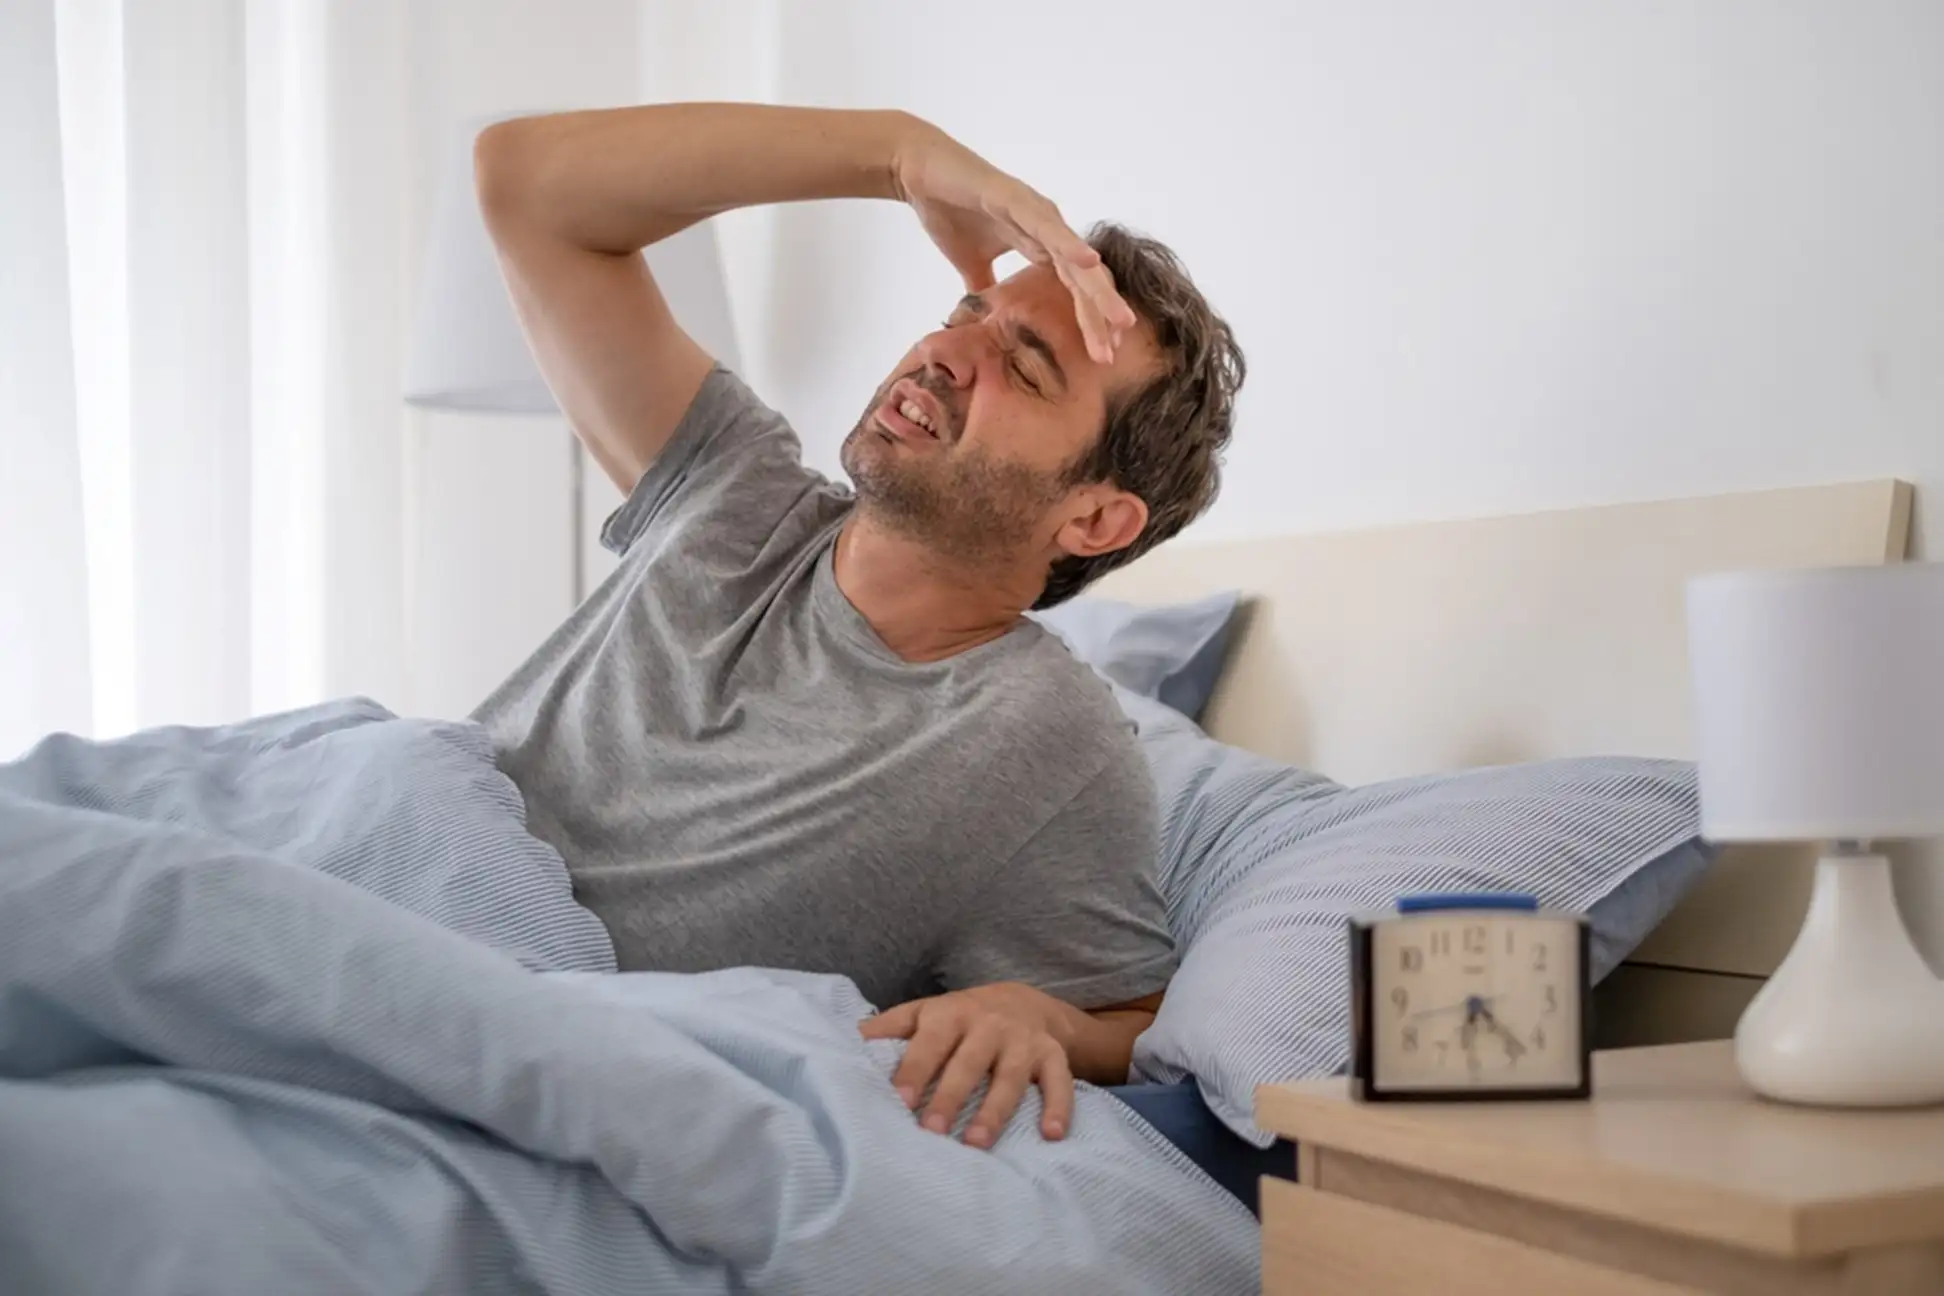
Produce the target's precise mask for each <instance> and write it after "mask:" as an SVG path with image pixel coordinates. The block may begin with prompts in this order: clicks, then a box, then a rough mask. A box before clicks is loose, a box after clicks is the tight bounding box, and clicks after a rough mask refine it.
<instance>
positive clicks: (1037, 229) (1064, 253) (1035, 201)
mask: <svg viewBox="0 0 1944 1296" xmlns="http://www.w3.org/2000/svg"><path fill="white" fill-rule="evenodd" d="M1020 223H1021V224H1022V225H1024V226H1025V227H1026V232H1027V233H1028V234H1030V235H1032V237H1034V238H1035V239H1037V240H1039V242H1040V243H1041V244H1042V245H1044V246H1045V248H1046V250H1047V251H1049V252H1051V253H1052V254H1053V255H1054V256H1057V257H1061V258H1063V259H1064V260H1066V261H1067V262H1068V263H1069V264H1071V265H1073V266H1076V267H1078V268H1080V269H1082V270H1084V269H1087V268H1089V267H1091V266H1097V265H1099V264H1100V252H1099V250H1098V249H1096V248H1095V247H1094V245H1093V244H1091V243H1089V242H1087V240H1085V239H1083V238H1081V237H1080V236H1079V235H1078V234H1076V233H1075V232H1074V230H1073V226H1071V225H1069V224H1067V223H1066V218H1065V217H1064V216H1062V215H1060V209H1059V208H1058V207H1057V206H1055V205H1054V203H1053V201H1052V200H1051V199H1050V198H1047V197H1045V196H1043V195H1040V194H1034V195H1033V197H1032V199H1031V200H1029V202H1028V205H1027V215H1026V216H1025V218H1024V219H1023V220H1022V221H1021V222H1020Z"/></svg>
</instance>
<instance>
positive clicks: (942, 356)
mask: <svg viewBox="0 0 1944 1296" xmlns="http://www.w3.org/2000/svg"><path fill="white" fill-rule="evenodd" d="M978 331H979V330H977V329H964V328H955V329H940V330H938V331H937V332H936V333H932V334H929V335H927V336H926V338H925V340H924V341H923V342H922V343H921V344H919V347H918V359H919V360H920V361H921V362H923V364H924V366H925V367H926V368H927V369H929V370H931V371H932V372H933V373H934V374H936V375H937V376H938V377H940V378H943V379H944V380H945V381H946V382H948V383H950V384H951V385H952V386H954V387H965V386H967V385H969V384H970V383H971V381H972V375H973V373H975V372H976V371H977V369H978V367H979V358H978V347H979V346H980V342H979V340H978V339H977V338H976V337H972V336H968V335H970V334H976V333H977V332H978Z"/></svg>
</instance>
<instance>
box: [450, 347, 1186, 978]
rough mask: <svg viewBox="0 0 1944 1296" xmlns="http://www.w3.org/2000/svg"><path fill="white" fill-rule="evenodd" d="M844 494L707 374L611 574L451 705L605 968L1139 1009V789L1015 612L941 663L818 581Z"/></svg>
mask: <svg viewBox="0 0 1944 1296" xmlns="http://www.w3.org/2000/svg"><path fill="white" fill-rule="evenodd" d="M851 504H852V497H851V495H850V493H849V491H848V490H847V489H846V488H844V487H841V486H838V485H835V484H833V483H832V482H830V481H828V480H827V479H825V478H824V477H822V476H821V475H819V474H818V473H815V472H813V471H811V470H810V469H809V468H806V467H805V466H804V464H803V462H802V457H801V452H800V447H799V445H798V442H797V439H796V436H795V434H794V433H793V432H792V431H791V430H790V427H789V425H788V424H787V423H786V422H784V420H783V419H782V418H781V416H779V415H778V414H776V413H775V412H774V411H772V410H770V409H768V408H767V407H765V406H764V405H763V404H762V403H761V402H760V401H758V400H757V399H756V397H755V396H754V395H752V394H751V393H750V391H749V389H748V388H747V387H745V386H744V385H743V384H742V382H741V381H740V380H738V379H737V378H736V377H735V376H734V375H732V374H730V373H729V372H728V371H726V370H723V369H717V370H716V371H715V372H713V373H712V374H711V375H710V376H709V378H708V380H707V381H706V382H705V383H704V384H703V387H702V390H701V392H700V394H699V395H698V396H697V397H696V399H695V402H694V404H693V405H692V406H691V407H690V409H689V410H688V413H687V414H686V416H685V417H684V419H683V421H682V424H681V426H680V427H679V428H678V429H677V430H676V432H675V435H674V437H673V439H672V440H671V441H670V442H669V444H668V446H667V448H666V449H665V450H664V451H663V452H662V454H661V455H660V456H659V457H658V458H657V459H656V461H655V462H654V464H653V465H652V466H650V468H649V470H648V472H647V473H646V474H645V475H644V476H643V477H642V479H641V481H640V482H639V483H638V484H637V485H636V487H635V489H634V492H633V494H632V495H631V496H630V498H629V499H628V500H627V502H626V503H625V504H623V505H622V507H621V508H619V509H618V510H616V512H615V513H614V515H613V516H612V517H611V518H609V519H608V523H607V527H606V530H605V531H604V533H603V540H604V542H605V543H606V544H607V546H608V547H609V548H610V549H613V550H615V551H616V552H618V553H620V554H621V555H622V561H621V564H620V566H619V567H618V568H617V569H616V570H615V571H614V573H613V574H612V575H611V576H609V578H608V579H607V580H606V581H605V582H603V583H602V585H601V587H600V588H599V589H598V590H596V591H595V592H594V593H593V594H592V595H591V596H590V597H589V598H588V600H587V601H586V602H585V603H584V604H583V605H582V606H581V607H580V608H579V609H577V610H576V611H575V612H574V614H573V616H572V617H570V618H569V619H568V621H567V623H566V624H565V625H563V626H561V627H560V629H559V630H557V631H555V632H554V634H553V635H552V636H551V637H549V638H548V640H547V641H546V643H544V644H543V645H541V647H540V650H539V651H538V652H537V653H535V654H534V656H533V657H532V658H531V659H530V660H529V661H528V662H527V663H526V664H525V665H523V666H521V667H520V668H519V669H518V670H517V671H516V672H514V674H513V676H512V677H511V678H510V679H508V680H507V681H506V683H504V684H502V685H501V686H500V687H499V688H498V689H497V690H496V691H495V692H494V693H493V695H492V696H491V697H489V698H487V699H486V701H485V702H483V703H482V704H481V705H480V707H479V709H478V710H477V711H476V712H475V718H476V719H478V720H479V721H481V722H482V723H483V724H484V725H485V726H486V727H487V729H488V731H489V732H490V733H491V734H492V736H493V739H494V742H495V744H496V746H497V748H498V750H499V757H500V764H501V767H502V768H503V769H504V770H505V771H506V773H507V774H508V775H509V776H510V777H511V778H512V779H513V781H514V782H515V783H516V784H518V785H519V787H520V790H521V792H522V793H524V794H525V798H526V803H527V814H528V822H529V826H530V827H531V829H532V831H533V832H534V833H535V834H536V835H537V836H539V837H540V838H542V839H543V840H545V841H547V842H549V843H551V844H552V845H553V846H554V847H555V848H556V849H558V850H559V851H560V853H561V855H562V856H563V857H564V858H565V859H566V861H567V866H568V869H569V871H570V872H571V873H572V875H573V880H574V890H575V894H576V896H577V897H578V898H579V899H580V901H581V903H583V904H585V905H586V906H587V907H588V908H590V909H591V910H593V911H594V912H595V913H596V914H598V915H600V917H601V919H602V921H604V922H605V923H606V924H607V928H608V931H609V933H610V934H611V935H612V936H613V938H614V943H615V948H616V952H617V954H618V957H619V959H620V965H621V967H622V968H623V969H624V970H641V969H658V970H667V971H703V970H707V969H712V968H721V967H731V966H739V965H757V966H768V967H786V968H798V969H804V970H808V971H816V972H839V973H844V974H847V975H849V976H850V977H852V978H853V979H854V980H855V981H856V982H857V984H858V987H859V989H861V990H862V991H863V993H864V995H865V996H866V997H867V998H868V999H870V1000H871V1001H872V1002H873V1003H875V1004H876V1005H878V1006H879V1007H880V1008H883V1007H889V1006H891V1005H892V1004H895V1003H901V1002H904V1001H905V1000H908V999H913V998H917V997H920V996H923V995H928V994H937V993H939V992H941V991H944V990H952V989H958V988H961V987H964V986H971V985H979V984H983V983H988V982H992V981H1006V980H1012V981H1025V982H1028V983H1030V984H1032V985H1036V986H1038V987H1039V988H1041V989H1043V990H1045V991H1047V992H1049V993H1051V994H1053V995H1056V996H1058V997H1060V998H1061V999H1064V1000H1066V1001H1068V1002H1069V1003H1072V1004H1075V1005H1077V1006H1079V1007H1082V1008H1091V1007H1099V1006H1102V1005H1105V1004H1112V1003H1121V1002H1125V1001H1127V1000H1130V999H1137V998H1140V997H1141V996H1143V995H1147V994H1152V993H1153V992H1155V991H1157V990H1160V989H1162V988H1163V987H1164V986H1165V985H1166V984H1167V981H1168V978H1169V976H1170V975H1171V973H1172V972H1173V969H1174V949H1173V945H1172V943H1171V941H1170V939H1169V936H1168V930H1167V925H1166V922H1165V918H1164V914H1163V910H1162V906H1161V901H1160V897H1159V894H1158V892H1157V890H1156V887H1155V883H1154V879H1153V867H1154V859H1155V850H1156V846H1155V843H1156V834H1157V828H1156V820H1157V810H1156V805H1155V794H1154V788H1153V783H1152V780H1151V779H1150V776H1149V774H1148V771H1147V766H1146V763H1145V762H1144V760H1143V759H1142V756H1141V753H1140V750H1139V748H1138V746H1137V745H1136V742H1135V739H1134V737H1133V734H1132V732H1131V729H1130V727H1129V724H1128V722H1127V720H1126V718H1125V717H1124V716H1123V714H1122V713H1121V711H1120V709H1119V707H1118V706H1117V705H1116V704H1115V702H1114V700H1113V696H1112V694H1111V693H1110V692H1109V691H1108V689H1107V688H1106V686H1105V685H1104V684H1103V683H1102V682H1101V681H1100V680H1099V679H1098V678H1097V677H1096V676H1095V675H1094V674H1093V672H1092V671H1091V670H1089V669H1088V668H1087V667H1086V666H1084V665H1083V664H1081V663H1080V662H1078V661H1076V660H1075V659H1074V657H1073V656H1072V655H1071V654H1070V653H1069V652H1068V651H1067V649H1066V647H1065V645H1063V644H1062V643H1061V642H1060V641H1059V639H1058V638H1056V637H1055V636H1053V635H1052V634H1050V633H1048V632H1047V631H1045V630H1043V629H1041V628H1040V627H1039V626H1038V625H1037V624H1035V623H1033V622H1031V621H1022V622H1021V623H1020V624H1019V625H1018V626H1017V627H1015V628H1014V629H1013V630H1011V631H1009V632H1008V633H1007V634H1005V635H1003V636H1002V637H1000V638H999V639H996V640H993V641H992V642H990V643H986V644H983V645H981V646H979V647H977V648H974V649H972V650H970V651H968V652H964V653H960V654H959V655H957V656H955V657H952V658H949V659H947V660H945V661H939V662H926V663H917V662H907V661H905V660H903V659H901V658H899V657H898V656H896V655H895V654H894V653H892V652H891V651H890V650H889V649H888V648H886V647H885V645H884V643H883V641H882V640H880V639H879V638H878V637H877V634H876V633H875V632H874V631H873V630H872V628H871V625H870V623H869V622H868V621H866V620H865V619H864V617H863V616H862V615H861V614H860V613H859V612H858V611H857V609H856V608H854V607H853V606H851V604H850V601H849V600H848V599H846V598H845V597H844V594H843V592H842V591H841V590H840V589H839V588H838V586H837V582H836V579H835V576H834V574H833V570H832V555H833V552H834V549H835V542H836V538H837V533H838V529H839V527H840V526H841V524H842V523H843V520H844V518H845V517H846V515H847V514H848V513H849V511H850V508H851Z"/></svg>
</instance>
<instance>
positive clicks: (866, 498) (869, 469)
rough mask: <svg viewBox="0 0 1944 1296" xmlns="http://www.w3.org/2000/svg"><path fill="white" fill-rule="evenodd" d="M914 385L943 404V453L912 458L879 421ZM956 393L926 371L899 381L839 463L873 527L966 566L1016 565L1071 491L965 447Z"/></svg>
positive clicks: (868, 410)
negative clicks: (889, 402) (892, 397)
mask: <svg viewBox="0 0 1944 1296" xmlns="http://www.w3.org/2000/svg"><path fill="white" fill-rule="evenodd" d="M903 378H909V379H911V380H912V381H913V382H914V383H916V384H918V385H919V386H921V387H923V388H924V389H925V390H926V391H927V392H929V393H930V394H931V395H932V396H934V397H935V398H937V400H938V402H939V404H940V405H941V406H942V407H943V408H944V411H945V419H946V423H947V426H946V427H943V428H940V429H939V433H940V439H941V440H943V441H945V442H946V444H945V446H944V447H943V448H942V450H940V451H932V452H921V453H912V452H910V451H909V450H907V449H905V447H904V446H903V444H902V443H901V442H898V441H897V440H895V439H887V437H888V434H887V433H885V432H884V431H883V430H882V429H881V428H880V427H879V426H878V423H877V421H876V419H875V418H874V417H873V416H874V415H875V414H876V413H877V411H878V408H879V406H881V405H882V404H883V402H884V398H885V395H886V394H887V393H888V392H889V391H890V390H891V387H892V385H893V384H894V383H896V382H898V381H899V380H900V379H903ZM956 398H957V393H956V392H954V391H952V390H951V389H950V388H949V387H947V386H944V385H943V384H939V383H937V382H936V381H935V380H933V379H932V377H931V375H930V374H928V373H926V372H925V371H923V370H917V371H914V372H912V373H908V374H898V375H896V376H895V377H893V378H891V379H890V380H889V381H887V382H886V383H885V384H884V385H883V386H882V387H880V388H879V389H878V390H877V393H876V394H875V395H874V396H872V398H871V403H870V404H869V405H867V406H865V408H864V413H863V416H862V417H860V418H859V419H858V420H857V426H855V427H853V428H852V429H851V431H850V435H849V436H847V437H845V438H844V445H843V449H842V452H841V453H840V455H839V461H840V462H841V463H842V464H843V467H844V471H845V472H846V473H847V474H849V475H850V479H851V484H852V486H853V487H854V488H855V490H856V494H857V508H858V511H859V512H860V513H861V514H863V515H864V516H866V517H868V518H870V519H871V520H872V521H873V522H875V523H877V524H879V525H881V526H883V527H885V528H886V529H887V530H890V531H894V532H896V533H898V534H900V535H904V536H908V537H909V538H911V539H913V540H917V541H919V542H921V543H922V544H924V546H925V547H926V548H927V549H929V550H931V551H932V552H933V553H936V554H937V555H939V556H940V557H941V558H946V559H949V560H951V561H953V562H954V563H959V564H978V563H981V562H985V561H989V560H995V559H1001V558H1010V557H1011V556H1012V555H1014V554H1016V553H1018V551H1019V550H1020V549H1021V548H1022V547H1023V546H1026V545H1028V544H1030V543H1031V541H1032V538H1033V532H1034V529H1035V527H1036V526H1037V524H1038V522H1039V519H1040V517H1041V516H1042V515H1043V514H1044V513H1045V511H1046V509H1047V508H1048V507H1049V506H1051V505H1052V504H1053V503H1054V502H1055V501H1057V500H1058V499H1059V498H1060V497H1061V496H1062V495H1063V494H1064V493H1065V492H1066V489H1067V486H1068V483H1067V482H1066V481H1065V480H1064V478H1063V477H1062V476H1058V475H1052V476H1049V475H1047V474H1044V473H1041V472H1038V471H1035V470H1034V469H1032V468H1029V467H1027V466H1026V465H1025V464H1019V463H1008V462H1006V461H1004V460H998V459H994V458H993V457H992V456H991V455H990V454H987V453H985V452H984V451H982V450H974V449H972V448H970V447H967V446H965V445H963V444H961V442H960V438H959V436H958V433H959V432H960V430H961V429H962V428H963V426H964V424H963V414H962V412H961V410H960V409H959V408H958V404H957V399H956Z"/></svg>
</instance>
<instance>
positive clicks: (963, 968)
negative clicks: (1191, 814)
mask: <svg viewBox="0 0 1944 1296" xmlns="http://www.w3.org/2000/svg"><path fill="white" fill-rule="evenodd" d="M1158 821H1159V811H1158V809H1157V807H1156V802H1155V793H1154V784H1153V780H1152V778H1151V777H1150V776H1149V774H1148V772H1147V766H1146V764H1145V762H1144V761H1143V760H1142V758H1141V755H1140V752H1139V750H1138V749H1136V748H1133V747H1132V746H1131V744H1130V745H1129V747H1128V748H1126V749H1125V750H1119V751H1117V752H1116V755H1115V757H1114V759H1113V760H1111V761H1110V762H1109V764H1108V766H1107V767H1106V768H1105V769H1104V770H1102V772H1101V773H1100V774H1099V775H1097V776H1095V778H1094V779H1093V780H1092V781H1091V782H1089V783H1088V784H1087V785H1086V786H1085V787H1083V788H1082V789H1081V790H1080V792H1079V793H1078V794H1077V795H1076V796H1075V797H1074V798H1073V800H1071V801H1070V802H1068V803H1067V804H1066V806H1065V807H1063V808H1062V809H1061V810H1060V811H1059V812H1058V813H1056V814H1055V815H1054V816H1053V817H1052V818H1051V819H1050V820H1048V822H1047V823H1046V824H1045V826H1043V827H1042V828H1041V829H1040V830H1039V831H1038V832H1037V833H1035V834H1034V835H1033V836H1032V837H1031V838H1030V839H1029V840H1028V841H1027V843H1026V845H1025V846H1024V847H1022V848H1021V849H1020V851H1019V852H1018V854H1016V855H1014V856H1013V858H1012V859H1011V860H1010V861H1008V862H1007V864H1006V865H1005V867H1004V868H1003V869H1001V870H1000V871H999V873H998V874H997V875H996V878H995V881H994V883H993V885H992V886H991V887H990V888H989V894H985V895H981V896H977V897H975V898H974V900H973V902H972V906H971V910H972V911H971V914H970V916H969V917H968V918H967V920H966V921H965V922H963V923H961V924H960V925H959V927H958V928H957V930H956V931H955V933H954V935H953V938H952V940H951V942H950V943H949V945H948V946H947V948H946V949H945V951H944V952H943V954H942V956H941V958H940V960H939V967H938V976H939V980H940V982H941V983H942V984H943V985H944V987H945V988H946V989H948V990H959V989H964V988H965V987H967V986H974V985H987V984H991V983H992V982H995V981H1023V982H1025V983H1027V984H1028V985H1031V986H1035V987H1037V988H1038V989H1041V990H1044V991H1046V993H1048V994H1050V995H1052V996H1053V997H1055V998H1056V999H1061V1000H1064V1001H1066V1002H1067V1003H1070V1004H1072V1005H1073V1006H1075V1007H1076V1008H1083V1009H1093V1008H1104V1007H1107V1006H1110V1005H1113V1004H1120V1003H1127V1002H1129V1001H1130V1000H1134V999H1140V998H1143V997H1144V996H1147V995H1151V994H1154V993H1155V992H1156V991H1159V990H1163V989H1165V988H1166V987H1167V984H1168V981H1169V978H1171V977H1172V976H1173V975H1174V970H1175V948H1174V941H1173V938H1172V937H1171V936H1170V935H1169V932H1168V922H1167V912H1166V909H1165V908H1164V906H1163V904H1162V900H1161V892H1160V888H1159V886H1158V885H1157V883H1156V880H1155V864H1156V859H1157V852H1158V842H1159V827H1158Z"/></svg>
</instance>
